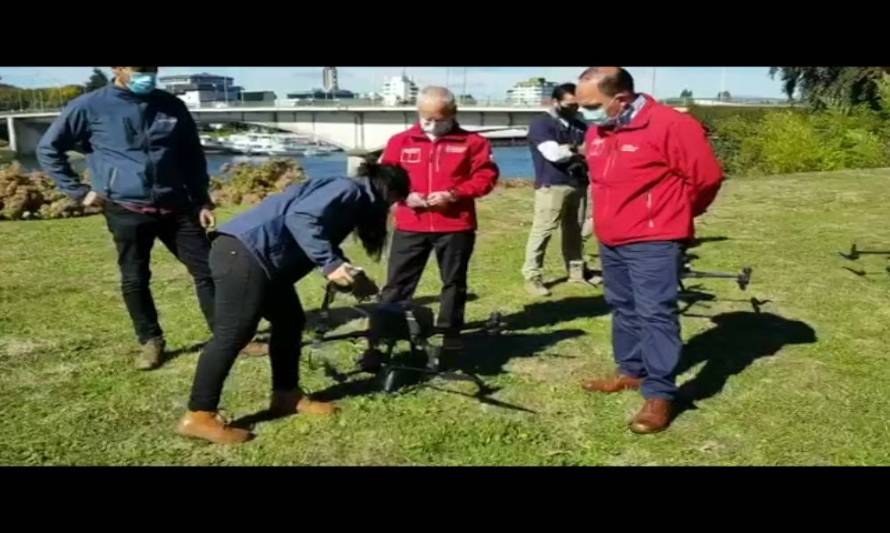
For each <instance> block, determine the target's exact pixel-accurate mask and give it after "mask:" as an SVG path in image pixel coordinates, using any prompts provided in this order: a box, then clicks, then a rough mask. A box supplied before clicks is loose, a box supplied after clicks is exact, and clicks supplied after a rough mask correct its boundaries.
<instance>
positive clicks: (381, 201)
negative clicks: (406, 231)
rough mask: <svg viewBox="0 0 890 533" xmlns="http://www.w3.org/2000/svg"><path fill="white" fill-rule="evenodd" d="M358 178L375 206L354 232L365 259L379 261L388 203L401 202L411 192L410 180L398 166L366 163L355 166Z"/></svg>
mask: <svg viewBox="0 0 890 533" xmlns="http://www.w3.org/2000/svg"><path fill="white" fill-rule="evenodd" d="M357 174H358V176H359V177H362V178H367V180H368V183H369V184H370V186H371V189H372V190H373V191H374V196H375V197H376V202H375V205H374V206H373V208H372V209H370V210H369V211H368V213H367V214H366V215H365V216H364V217H362V219H361V221H360V222H359V223H358V225H357V226H356V228H355V232H356V235H357V236H358V239H359V241H361V243H362V247H363V248H364V249H365V252H367V254H368V256H370V257H371V259H373V260H375V261H379V260H380V256H381V255H382V254H383V247H384V245H385V244H386V234H387V232H386V220H387V217H388V216H389V206H390V204H391V202H394V201H395V202H401V201H403V200H404V199H405V198H406V197H407V196H408V193H409V192H410V190H411V180H410V178H409V177H408V173H407V172H405V169H403V168H402V167H400V166H398V165H387V164H381V163H378V162H376V161H374V160H371V159H366V160H365V161H364V162H363V163H362V164H361V166H359V168H358V171H357Z"/></svg>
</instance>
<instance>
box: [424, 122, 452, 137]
mask: <svg viewBox="0 0 890 533" xmlns="http://www.w3.org/2000/svg"><path fill="white" fill-rule="evenodd" d="M420 127H421V129H423V132H424V133H428V134H430V135H432V136H434V137H441V136H443V135H445V134H446V133H448V132H449V131H451V128H453V127H454V119H450V118H447V119H445V120H427V119H423V118H422V119H420Z"/></svg>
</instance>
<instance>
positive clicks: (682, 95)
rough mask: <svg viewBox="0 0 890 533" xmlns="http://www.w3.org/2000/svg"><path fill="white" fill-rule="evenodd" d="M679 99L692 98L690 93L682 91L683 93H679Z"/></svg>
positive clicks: (685, 90)
mask: <svg viewBox="0 0 890 533" xmlns="http://www.w3.org/2000/svg"><path fill="white" fill-rule="evenodd" d="M680 98H692V91H690V90H689V89H683V92H681V93H680Z"/></svg>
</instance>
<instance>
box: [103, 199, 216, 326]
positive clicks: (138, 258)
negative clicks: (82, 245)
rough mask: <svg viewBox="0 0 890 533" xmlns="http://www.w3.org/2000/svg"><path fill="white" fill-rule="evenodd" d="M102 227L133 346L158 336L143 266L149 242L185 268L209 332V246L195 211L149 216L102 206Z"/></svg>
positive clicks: (146, 267)
mask: <svg viewBox="0 0 890 533" xmlns="http://www.w3.org/2000/svg"><path fill="white" fill-rule="evenodd" d="M105 221H106V223H107V225H108V231H110V232H111V234H112V236H113V237H114V244H115V246H116V247H117V264H118V266H119V267H120V272H121V292H122V293H123V297H124V303H125V304H126V306H127V311H128V312H129V313H130V318H131V319H132V321H133V328H134V329H135V330H136V337H137V338H138V339H139V342H140V343H145V342H146V341H148V340H149V339H152V338H154V337H161V336H163V331H162V330H161V326H160V324H158V311H157V309H156V308H155V302H154V298H152V295H151V289H150V287H149V282H150V281H151V269H150V268H149V264H150V263H151V249H152V246H154V242H155V239H160V240H161V242H163V243H164V245H165V246H166V247H167V249H168V250H170V253H172V254H173V255H174V256H176V258H177V259H179V261H180V262H182V263H183V264H184V265H185V266H186V268H188V271H189V273H190V274H191V275H192V278H194V280H195V291H196V292H197V293H198V302H199V303H200V305H201V311H202V312H203V313H204V318H205V319H206V320H207V325H208V327H210V329H211V330H212V329H213V295H214V289H213V279H212V278H211V276H210V267H209V266H208V264H207V256H208V254H209V253H210V240H209V239H208V238H207V234H206V233H205V231H204V228H202V227H201V224H200V222H199V221H198V211H197V210H189V211H184V212H177V213H174V214H170V215H149V214H143V213H136V212H133V211H130V210H128V209H125V208H123V207H121V206H119V205H117V204H114V203H111V202H108V203H106V204H105Z"/></svg>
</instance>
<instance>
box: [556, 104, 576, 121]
mask: <svg viewBox="0 0 890 533" xmlns="http://www.w3.org/2000/svg"><path fill="white" fill-rule="evenodd" d="M556 114H557V115H559V116H561V117H562V118H566V119H568V118H575V117H576V116H578V104H569V105H567V106H563V105H559V104H557V105H556Z"/></svg>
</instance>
